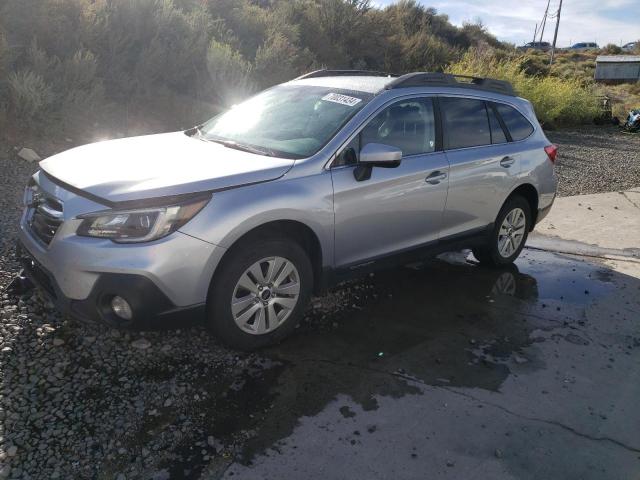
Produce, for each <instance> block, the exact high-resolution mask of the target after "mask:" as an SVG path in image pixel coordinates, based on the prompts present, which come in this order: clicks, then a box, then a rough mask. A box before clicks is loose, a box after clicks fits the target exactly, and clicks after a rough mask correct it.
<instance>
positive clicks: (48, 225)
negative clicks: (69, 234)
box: [29, 197, 63, 245]
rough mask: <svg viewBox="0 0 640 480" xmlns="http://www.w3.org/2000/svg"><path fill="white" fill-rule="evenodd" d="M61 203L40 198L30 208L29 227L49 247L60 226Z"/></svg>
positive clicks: (49, 198) (61, 220)
mask: <svg viewBox="0 0 640 480" xmlns="http://www.w3.org/2000/svg"><path fill="white" fill-rule="evenodd" d="M62 208H63V207H62V203H60V202H59V201H58V200H56V199H55V198H51V197H40V198H39V199H37V200H36V201H35V202H34V203H33V204H32V206H31V211H30V216H29V227H30V228H31V231H32V232H33V234H34V235H35V236H36V238H38V239H39V240H40V241H41V242H42V243H44V244H45V245H49V244H50V243H51V240H53V237H54V236H55V234H56V232H57V231H58V228H60V225H62V222H63V219H62Z"/></svg>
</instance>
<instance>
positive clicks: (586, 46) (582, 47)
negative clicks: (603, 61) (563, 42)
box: [567, 42, 600, 52]
mask: <svg viewBox="0 0 640 480" xmlns="http://www.w3.org/2000/svg"><path fill="white" fill-rule="evenodd" d="M599 49H600V47H599V46H598V44H597V43H595V42H580V43H574V44H573V45H571V46H570V47H569V48H567V50H569V51H573V52H585V51H587V50H599Z"/></svg>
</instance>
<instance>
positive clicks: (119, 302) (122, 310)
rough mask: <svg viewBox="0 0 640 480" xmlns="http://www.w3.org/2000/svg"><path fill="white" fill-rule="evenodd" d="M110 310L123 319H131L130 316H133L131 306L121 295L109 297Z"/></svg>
mask: <svg viewBox="0 0 640 480" xmlns="http://www.w3.org/2000/svg"><path fill="white" fill-rule="evenodd" d="M111 310H113V313H115V314H116V315H117V316H118V317H120V318H122V319H123V320H131V317H133V312H132V311H131V306H130V305H129V303H128V302H127V301H126V300H125V299H124V298H122V297H118V296H115V297H113V298H112V299H111Z"/></svg>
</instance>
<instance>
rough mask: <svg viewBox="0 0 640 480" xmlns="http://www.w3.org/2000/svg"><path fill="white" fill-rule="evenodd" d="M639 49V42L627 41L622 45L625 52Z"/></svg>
mask: <svg viewBox="0 0 640 480" xmlns="http://www.w3.org/2000/svg"><path fill="white" fill-rule="evenodd" d="M637 49H638V42H629V43H625V44H624V45H623V46H622V51H623V52H635V51H636V50H637Z"/></svg>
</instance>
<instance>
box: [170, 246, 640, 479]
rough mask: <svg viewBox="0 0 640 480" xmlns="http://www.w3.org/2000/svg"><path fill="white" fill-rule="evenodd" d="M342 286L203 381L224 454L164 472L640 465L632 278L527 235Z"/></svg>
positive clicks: (583, 472) (605, 471) (378, 473)
mask: <svg viewBox="0 0 640 480" xmlns="http://www.w3.org/2000/svg"><path fill="white" fill-rule="evenodd" d="M350 292H351V293H350V296H351V297H350V298H349V299H348V305H347V306H346V307H345V308H341V309H339V311H338V312H336V311H335V310H333V309H332V308H330V307H329V308H325V307H323V305H324V304H325V303H326V302H322V301H318V302H317V304H316V308H315V309H313V310H312V313H311V314H310V318H309V319H308V320H307V321H306V322H304V324H303V325H302V326H301V327H300V328H299V329H298V330H297V333H296V334H295V335H294V336H293V337H292V338H289V339H288V340H286V341H285V342H284V343H282V344H281V345H280V346H278V347H275V348H272V349H270V350H267V351H264V352H261V354H259V355H258V356H257V358H256V360H255V361H254V362H253V363H252V364H251V366H250V367H248V368H246V369H245V370H244V372H243V373H242V374H241V375H239V376H235V377H233V378H229V379H227V382H226V383H225V382H221V381H220V379H219V378H218V379H217V380H216V385H217V387H216V389H218V391H217V395H214V398H215V400H214V402H213V403H212V404H211V405H210V408H211V409H210V412H209V413H210V415H211V418H212V420H211V423H210V424H209V427H208V434H209V435H211V436H213V437H215V439H216V441H220V442H222V443H223V444H229V443H235V445H236V449H235V455H234V456H233V458H228V457H225V456H219V457H215V458H214V460H213V461H211V462H209V463H204V462H202V463H199V462H197V461H196V460H194V459H195V458H196V457H197V455H198V452H197V451H195V452H194V454H193V455H194V456H193V458H192V459H191V460H190V461H188V462H186V463H185V464H180V465H176V464H174V465H172V466H171V467H170V473H171V474H172V476H171V478H241V479H254V478H255V479H267V478H272V479H282V478H310V479H314V478H322V479H326V478H332V479H333V478H349V479H352V478H367V479H374V478H380V479H383V478H384V479H388V478H402V479H405V478H407V479H410V478H420V479H422V478H465V479H471V478H481V479H487V478H492V479H496V478H536V479H537V478H545V479H546V478H563V479H574V478H575V479H591V478H593V479H609V478H610V479H625V478H638V475H639V474H640V412H639V411H638V399H640V382H639V380H640V280H639V279H637V278H634V277H631V276H627V275H623V274H620V273H617V272H615V271H613V270H610V269H609V268H608V267H606V266H604V265H603V264H599V263H597V262H596V261H594V260H593V259H588V261H587V260H585V259H584V258H581V257H570V256H561V255H557V254H552V253H546V252H539V251H535V250H525V252H524V253H523V255H522V257H521V258H520V259H519V260H518V262H517V265H516V266H514V267H513V268H508V269H503V270H490V269H485V268H481V267H478V266H476V265H474V264H472V263H470V261H467V260H466V259H465V256H464V255H462V254H449V255H445V258H444V260H434V261H432V262H428V263H426V264H424V265H415V266H412V267H411V268H406V267H405V268H401V269H397V270H392V271H387V272H383V273H379V274H376V275H375V276H372V277H369V278H368V279H367V280H366V281H364V282H362V283H359V284H357V285H356V286H355V287H353V286H352V287H351V289H350ZM212 388H213V387H212ZM196 450H197V449H196ZM182 453H183V454H184V455H185V458H189V452H188V451H184V452H182Z"/></svg>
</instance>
